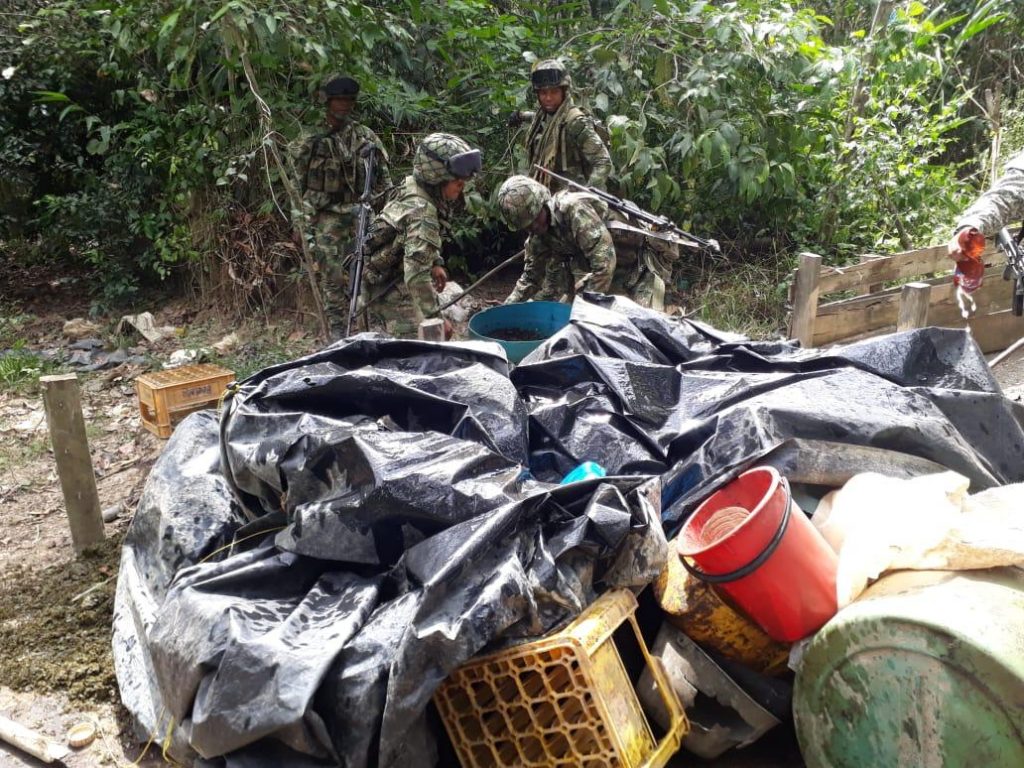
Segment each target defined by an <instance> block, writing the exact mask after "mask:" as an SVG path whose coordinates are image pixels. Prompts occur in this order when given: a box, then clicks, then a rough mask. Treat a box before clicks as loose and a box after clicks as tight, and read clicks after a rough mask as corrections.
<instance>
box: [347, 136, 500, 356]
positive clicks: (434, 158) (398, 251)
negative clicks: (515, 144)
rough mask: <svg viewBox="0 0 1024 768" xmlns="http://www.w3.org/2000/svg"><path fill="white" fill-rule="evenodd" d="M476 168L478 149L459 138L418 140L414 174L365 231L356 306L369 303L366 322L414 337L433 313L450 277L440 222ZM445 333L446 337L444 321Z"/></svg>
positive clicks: (479, 160) (449, 329) (438, 137)
mask: <svg viewBox="0 0 1024 768" xmlns="http://www.w3.org/2000/svg"><path fill="white" fill-rule="evenodd" d="M480 168H481V155H480V150H478V149H473V148H472V147H470V146H469V144H467V143H466V142H465V141H464V140H462V139H460V138H459V137H458V136H453V135H451V134H449V133H432V134H430V135H429V136H427V137H426V138H424V139H423V141H422V142H420V145H419V146H418V147H417V148H416V154H415V155H414V157H413V163H412V175H411V176H406V177H405V180H404V181H403V182H402V184H401V185H400V186H399V188H398V191H397V193H396V195H395V198H394V199H393V200H392V201H391V202H389V203H388V204H387V205H386V206H385V207H384V210H383V211H381V213H380V214H379V215H378V216H377V217H376V218H375V219H374V220H373V224H371V225H370V231H369V234H368V236H367V240H366V266H365V268H364V271H363V284H362V289H361V293H360V304H361V305H362V306H366V305H367V302H369V301H370V300H371V299H372V300H373V303H372V305H370V306H369V308H368V314H369V315H370V326H371V327H383V328H384V329H385V330H386V331H387V332H388V333H391V334H392V335H394V336H415V335H416V331H417V328H418V327H419V324H420V323H421V322H423V320H424V319H426V318H427V317H429V316H430V315H432V314H433V313H434V312H435V310H436V309H437V294H438V293H440V292H441V291H443V290H444V286H445V283H446V282H447V280H448V273H447V272H446V271H445V268H444V259H443V258H442V256H441V226H442V223H444V222H445V221H446V220H447V219H448V217H449V216H450V215H451V213H452V211H453V209H454V207H455V206H456V205H458V203H459V202H461V200H462V192H463V189H464V188H465V186H466V182H467V181H468V180H469V179H470V178H472V177H473V175H474V174H476V173H477V172H478V171H479V170H480ZM403 289H404V290H403ZM396 293H397V294H398V295H396ZM410 303H411V305H412V306H411V307H410V306H409V304H410ZM445 334H446V336H449V337H450V336H451V326H450V325H449V323H448V321H447V320H446V321H445Z"/></svg>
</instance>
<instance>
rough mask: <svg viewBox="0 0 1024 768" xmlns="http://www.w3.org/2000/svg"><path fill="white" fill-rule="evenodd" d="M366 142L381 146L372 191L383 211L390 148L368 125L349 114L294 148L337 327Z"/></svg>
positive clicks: (322, 278)
mask: <svg viewBox="0 0 1024 768" xmlns="http://www.w3.org/2000/svg"><path fill="white" fill-rule="evenodd" d="M366 144H372V145H374V146H375V147H377V162H376V178H375V180H374V185H373V194H374V198H375V200H377V205H376V207H377V209H378V210H379V208H380V206H381V205H383V202H384V195H385V193H386V192H387V190H388V189H389V188H390V187H391V176H390V173H389V171H388V156H387V152H386V151H385V150H384V146H383V144H381V141H380V139H379V138H377V134H375V133H374V132H373V131H371V130H370V129H369V128H367V127H366V126H364V125H361V124H360V123H358V122H356V121H355V120H352V119H350V118H349V119H346V120H345V121H344V122H343V124H342V125H341V126H340V127H337V128H334V129H332V130H329V131H327V132H326V133H322V132H321V133H316V134H307V135H305V136H303V137H302V138H301V139H299V140H298V141H296V142H295V143H294V144H293V145H292V148H291V154H292V161H293V163H294V165H295V171H296V174H297V178H298V181H299V191H300V192H301V194H302V204H303V210H302V215H303V216H305V217H306V221H307V222H308V226H309V229H308V233H309V236H310V238H311V243H310V246H311V249H312V252H313V255H314V257H315V258H316V261H317V268H318V269H319V271H320V287H321V291H322V292H323V296H324V302H325V304H326V306H325V309H326V310H327V316H328V318H329V319H330V320H331V323H332V325H335V326H336V325H337V324H338V323H339V322H340V319H341V316H342V306H343V305H344V303H345V280H346V279H345V270H344V257H345V255H346V254H347V253H348V252H349V251H350V250H351V244H352V241H353V240H354V238H355V226H356V222H357V220H358V218H359V198H360V197H361V196H362V194H363V186H364V185H365V184H366V170H365V167H364V165H363V160H362V158H361V157H360V156H359V152H360V150H361V149H362V148H363V146H365V145H366Z"/></svg>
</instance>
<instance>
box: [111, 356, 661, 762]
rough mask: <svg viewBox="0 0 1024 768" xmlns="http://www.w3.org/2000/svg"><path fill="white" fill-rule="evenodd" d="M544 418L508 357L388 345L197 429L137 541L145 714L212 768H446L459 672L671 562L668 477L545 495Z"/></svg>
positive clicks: (303, 372) (130, 580)
mask: <svg viewBox="0 0 1024 768" xmlns="http://www.w3.org/2000/svg"><path fill="white" fill-rule="evenodd" d="M526 423H527V414H526V410H525V407H524V405H523V403H522V402H521V401H520V399H519V397H518V395H517V393H516V392H515V389H514V387H513V386H512V384H511V382H510V380H509V378H508V367H507V364H506V362H505V361H504V358H503V356H502V355H501V354H500V351H499V350H498V348H497V347H493V346H484V345H473V344H461V345H439V344H430V343H425V342H408V341H394V340H389V339H382V338H375V337H370V336H362V337H358V338H356V339H353V340H351V341H348V342H342V343H340V344H338V345H335V346H334V347H332V348H329V349H328V350H325V351H323V352H320V353H318V354H315V355H312V356H310V357H307V358H303V359H301V360H297V361H295V362H292V363H289V364H287V365H283V366H277V367H275V368H271V369H267V370H265V371H262V372H260V373H259V374H257V375H255V376H253V377H251V378H250V379H248V380H247V381H245V382H243V383H242V384H241V386H240V388H239V390H238V392H237V393H235V394H234V396H233V397H232V398H231V399H230V401H229V404H228V407H227V409H226V411H225V413H224V415H223V417H222V418H221V420H220V424H219V425H218V423H217V421H216V420H215V419H214V418H213V417H212V416H211V414H209V413H206V414H197V415H194V416H191V417H189V418H188V419H187V420H186V421H185V422H183V423H182V425H181V426H179V427H178V429H177V430H176V432H175V434H174V436H173V437H172V438H171V440H170V442H169V443H168V446H167V449H166V450H165V452H164V454H163V455H162V456H161V458H160V460H159V461H158V462H157V464H156V466H155V467H154V469H153V473H152V477H151V479H150V480H149V482H148V484H147V487H146V491H145V492H144V495H143V498H142V500H141V501H140V505H139V509H138V511H137V513H136V520H135V522H134V523H133V527H132V531H131V532H130V534H129V537H128V539H127V540H126V547H125V549H126V554H125V558H124V561H123V564H124V572H123V573H122V575H121V577H120V580H121V581H120V589H119V595H118V607H117V611H116V616H115V639H114V648H115V655H116V656H118V658H119V661H118V675H119V679H120V680H122V681H123V682H122V685H121V687H122V697H123V699H124V701H125V704H126V706H127V707H128V708H129V710H130V711H132V712H133V714H135V715H136V717H137V718H138V719H139V721H140V722H141V724H142V725H143V727H144V729H145V730H147V731H148V732H149V733H150V734H156V735H159V736H160V737H161V738H164V737H166V736H167V735H168V734H170V739H171V741H172V743H174V744H175V745H177V747H178V754H179V755H182V756H187V755H188V753H189V752H190V751H191V750H194V751H195V752H196V753H198V754H199V755H200V756H202V757H204V758H208V759H211V760H212V759H216V761H215V764H216V763H220V764H227V765H255V764H262V765H271V764H280V762H277V763H275V762H274V761H275V760H285V761H286V762H288V763H289V764H291V763H293V762H295V763H296V764H299V763H300V762H301V761H300V760H298V759H296V760H293V759H292V757H288V758H287V759H285V758H282V757H281V755H305V756H307V757H305V758H302V760H309V759H312V760H314V761H320V762H322V763H323V764H326V765H333V764H340V765H345V766H373V765H388V766H430V765H433V764H434V763H435V755H436V748H435V740H434V735H433V732H432V731H431V728H430V727H429V725H428V723H427V715H428V704H429V701H430V697H431V696H432V694H433V692H434V690H435V689H436V687H437V686H438V685H439V684H440V683H441V682H442V681H443V679H444V678H445V677H446V676H447V675H448V673H449V672H450V671H451V670H453V669H454V668H455V667H457V666H458V665H459V664H461V663H462V662H464V661H465V660H467V659H469V658H470V657H471V656H473V655H474V654H475V653H477V652H478V651H480V650H482V649H484V648H496V647H500V646H501V645H502V644H507V643H510V642H514V641H516V640H518V639H523V638H532V637H537V636H541V635H543V634H546V633H547V632H548V631H550V630H552V629H553V628H555V627H557V626H559V625H561V624H563V623H564V622H565V621H567V620H568V619H570V618H572V617H573V616H575V615H577V614H578V613H579V612H580V611H581V610H582V608H583V607H585V606H586V605H587V604H589V603H590V602H591V601H592V600H593V599H594V598H595V597H596V595H597V594H599V592H600V591H603V590H604V589H608V588H611V587H615V586H627V587H636V588H639V587H642V586H643V585H645V584H647V583H649V582H650V581H651V580H652V579H654V578H655V577H656V576H657V574H658V572H659V571H660V570H661V568H662V566H663V565H664V562H665V557H666V552H667V547H666V542H665V537H664V534H663V533H662V529H661V526H660V520H659V512H660V506H659V502H660V489H659V484H658V480H657V478H652V477H646V476H645V477H623V478H610V479H607V480H595V481H589V482H586V483H578V484H574V485H570V486H562V487H559V486H555V485H551V484H547V483H542V482H539V481H537V480H535V479H533V478H532V477H531V476H530V474H529V472H528V471H527V469H526V467H525V460H526V458H527V453H526V448H527V438H526ZM218 433H219V434H218ZM218 438H219V439H218ZM217 452H219V454H220V457H219V458H220V462H217V461H214V460H213V457H214V456H216V453H217ZM197 480H198V481H197ZM236 499H237V502H236V501H235V500H236ZM208 517H209V520H207V518H208ZM204 531H205V532H206V533H207V534H208V535H207V536H204V535H203V532H204ZM232 541H233V542H234V543H233V544H231V542H232ZM265 740H269V743H272V749H270V748H268V749H264V748H263V746H261V745H262V743H263V742H264V741H265ZM271 754H274V755H277V757H275V758H271V757H270V755H271ZM253 761H255V762H253Z"/></svg>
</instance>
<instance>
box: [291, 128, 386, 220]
mask: <svg viewBox="0 0 1024 768" xmlns="http://www.w3.org/2000/svg"><path fill="white" fill-rule="evenodd" d="M367 142H370V143H373V144H376V145H377V149H378V150H379V154H378V156H377V171H376V179H375V181H374V185H373V194H374V196H375V197H378V196H379V197H378V199H379V200H380V201H381V202H380V203H379V204H378V208H379V205H381V204H383V194H382V193H384V192H386V191H387V189H388V188H389V187H390V186H391V175H390V173H389V171H388V155H387V152H386V151H385V150H384V145H383V144H381V141H380V139H379V138H377V134H375V133H374V132H373V131H371V130H370V129H369V128H367V127H366V126H365V125H362V124H360V123H357V122H356V121H355V120H348V121H346V122H345V124H344V125H343V126H342V127H341V128H339V129H337V130H332V131H328V132H327V133H318V134H312V135H306V136H303V137H302V138H301V139H299V140H298V141H297V142H295V143H294V144H293V145H292V147H291V154H292V161H293V162H294V164H295V171H296V174H297V176H298V180H299V191H300V192H301V193H302V201H303V204H304V206H305V213H306V214H307V215H309V216H312V215H314V214H317V213H320V212H321V211H330V212H333V213H354V210H353V209H354V208H355V205H356V204H357V203H358V201H359V198H360V196H361V195H362V194H363V185H364V184H365V183H366V171H365V169H364V166H363V161H362V158H360V157H359V150H360V149H361V148H362V146H363V145H364V144H366V143H367Z"/></svg>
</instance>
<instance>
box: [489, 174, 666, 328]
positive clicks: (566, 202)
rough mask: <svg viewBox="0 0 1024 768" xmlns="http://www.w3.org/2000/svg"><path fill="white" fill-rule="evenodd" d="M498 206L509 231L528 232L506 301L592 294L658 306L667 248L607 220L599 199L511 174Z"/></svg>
mask: <svg viewBox="0 0 1024 768" xmlns="http://www.w3.org/2000/svg"><path fill="white" fill-rule="evenodd" d="M498 209H499V211H500V213H501V217H502V219H503V220H504V221H505V223H506V224H507V225H508V227H509V228H510V229H513V230H519V231H521V230H526V231H527V232H529V233H530V237H529V239H528V240H527V241H526V262H525V265H524V267H523V273H522V275H521V276H520V277H519V280H518V281H517V282H516V286H515V288H514V289H513V290H512V293H510V294H509V295H508V298H506V299H505V303H506V304H512V303H515V302H520V301H526V300H527V299H534V300H537V301H559V300H561V298H562V297H563V296H570V297H571V296H572V295H573V294H574V293H576V292H578V291H580V290H591V291H600V292H602V293H609V292H613V291H614V292H616V293H623V294H626V295H628V296H629V297H630V298H632V299H633V300H634V301H636V302H637V303H638V304H640V305H642V306H645V307H652V308H654V309H658V310H660V309H662V307H663V304H664V296H665V282H664V272H665V271H666V270H667V271H668V272H669V273H670V272H671V262H672V261H673V260H674V259H673V258H671V256H670V254H671V253H674V252H675V251H673V250H672V249H673V248H674V246H671V245H670V244H668V243H662V242H661V241H657V244H658V245H659V246H664V247H659V248H657V249H651V248H650V247H649V246H648V245H647V243H646V242H645V241H646V240H647V239H648V238H650V237H654V235H653V234H651V233H647V232H644V231H643V230H642V229H641V228H639V227H635V226H631V225H629V224H628V222H626V221H625V217H622V216H618V215H613V212H611V211H609V210H608V207H607V206H606V205H605V203H604V202H603V201H601V200H599V199H597V198H596V197H594V196H593V195H588V194H587V193H586V192H572V191H569V190H563V191H561V192H556V193H555V194H554V195H552V194H551V192H550V191H549V190H548V189H547V187H545V186H544V185H543V184H541V183H540V182H539V181H536V180H535V179H531V178H528V177H526V176H513V177H511V178H509V179H507V180H506V181H505V182H504V183H503V184H502V185H501V188H500V189H499V190H498ZM606 221H610V222H611V226H610V227H609V225H608V224H606ZM621 224H625V225H626V226H625V227H620V228H616V225H621ZM659 256H661V257H662V258H661V259H660V260H659V259H658V257H659Z"/></svg>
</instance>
